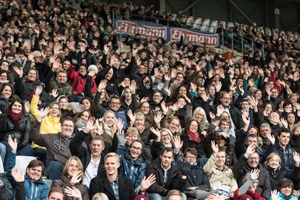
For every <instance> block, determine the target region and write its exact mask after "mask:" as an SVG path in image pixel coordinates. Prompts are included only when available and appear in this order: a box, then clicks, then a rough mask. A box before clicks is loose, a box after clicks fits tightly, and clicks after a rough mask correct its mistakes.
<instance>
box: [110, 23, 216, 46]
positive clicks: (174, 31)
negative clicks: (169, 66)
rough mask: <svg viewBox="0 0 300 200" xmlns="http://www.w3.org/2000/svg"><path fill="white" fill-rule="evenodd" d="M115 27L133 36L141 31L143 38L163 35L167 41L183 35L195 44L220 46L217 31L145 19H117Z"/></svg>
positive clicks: (155, 37) (154, 37) (119, 31)
mask: <svg viewBox="0 0 300 200" xmlns="http://www.w3.org/2000/svg"><path fill="white" fill-rule="evenodd" d="M114 28H115V29H116V30H117V34H122V35H130V36H133V35H135V34H136V33H139V34H140V35H141V37H142V38H146V37H147V36H150V37H151V38H152V39H154V40H156V39H157V38H159V37H162V38H164V39H165V41H166V42H169V41H172V40H175V41H176V40H180V37H181V36H183V37H184V39H185V40H186V41H187V42H192V43H193V44H195V45H199V44H200V45H204V43H206V46H207V47H220V36H219V34H217V33H208V32H201V31H198V30H194V29H184V28H177V27H171V26H163V25H161V24H156V23H148V22H144V21H138V22H133V21H125V20H115V22H114Z"/></svg>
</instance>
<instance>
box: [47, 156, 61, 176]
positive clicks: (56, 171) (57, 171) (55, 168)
mask: <svg viewBox="0 0 300 200" xmlns="http://www.w3.org/2000/svg"><path fill="white" fill-rule="evenodd" d="M63 169H64V165H63V164H62V163H61V162H59V161H56V160H52V161H50V162H49V163H48V164H47V167H46V169H45V175H46V176H47V178H49V179H51V180H56V179H60V178H61V175H62V172H63Z"/></svg>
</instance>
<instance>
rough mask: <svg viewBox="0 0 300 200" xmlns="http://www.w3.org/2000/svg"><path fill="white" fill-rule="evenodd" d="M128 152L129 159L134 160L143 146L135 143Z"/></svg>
mask: <svg viewBox="0 0 300 200" xmlns="http://www.w3.org/2000/svg"><path fill="white" fill-rule="evenodd" d="M129 151H130V157H131V159H132V160H136V159H138V158H139V156H140V155H141V153H142V151H143V145H142V144H141V143H140V142H138V141H135V142H133V143H132V144H131V146H130V148H129Z"/></svg>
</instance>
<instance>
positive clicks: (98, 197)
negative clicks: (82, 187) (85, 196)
mask: <svg viewBox="0 0 300 200" xmlns="http://www.w3.org/2000/svg"><path fill="white" fill-rule="evenodd" d="M92 200H109V199H108V197H107V195H106V194H104V193H99V192H98V193H96V194H95V195H94V196H93V198H92Z"/></svg>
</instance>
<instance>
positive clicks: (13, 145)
mask: <svg viewBox="0 0 300 200" xmlns="http://www.w3.org/2000/svg"><path fill="white" fill-rule="evenodd" d="M7 142H8V145H9V146H10V149H11V152H13V153H14V154H15V153H16V152H17V148H18V142H17V138H15V139H12V137H11V135H8V139H7Z"/></svg>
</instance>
